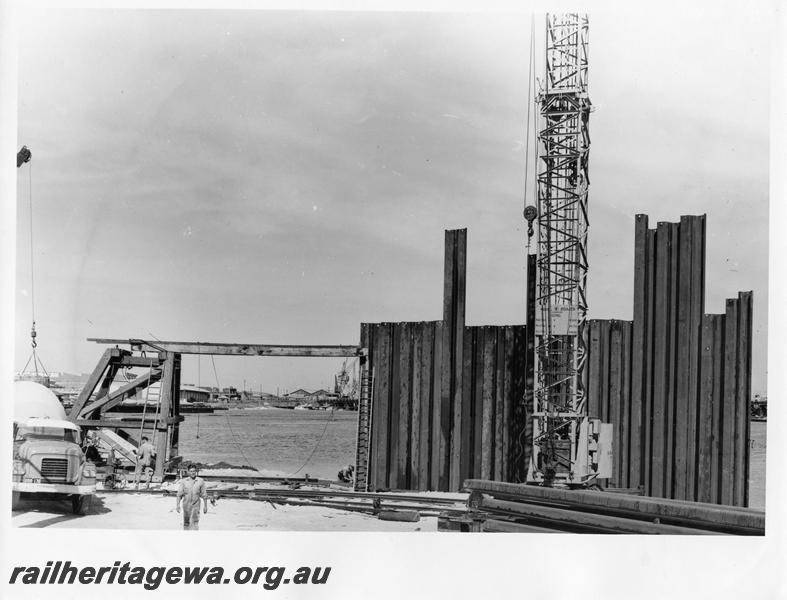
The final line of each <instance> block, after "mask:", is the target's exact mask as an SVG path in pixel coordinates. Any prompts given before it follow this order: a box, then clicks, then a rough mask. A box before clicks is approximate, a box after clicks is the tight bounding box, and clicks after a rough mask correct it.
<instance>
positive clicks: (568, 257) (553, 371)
mask: <svg viewBox="0 0 787 600" xmlns="http://www.w3.org/2000/svg"><path fill="white" fill-rule="evenodd" d="M587 73H588V19H587V16H586V15H581V14H559V15H552V14H548V15H547V19H546V73H545V78H544V80H543V82H542V84H541V90H540V91H539V92H538V104H539V124H538V129H539V130H538V142H537V146H538V151H537V158H536V163H537V165H536V173H537V188H538V198H537V206H536V207H535V210H533V207H528V208H527V209H526V211H525V212H526V214H525V216H526V218H528V220H529V221H530V223H531V225H532V221H533V220H537V225H536V229H537V232H538V237H537V244H536V247H537V258H536V269H537V275H536V277H537V280H536V306H535V313H536V315H535V316H536V318H535V337H536V340H535V354H536V356H535V390H534V395H533V452H532V455H531V462H530V467H529V470H528V481H530V482H535V483H541V484H543V485H559V486H574V485H587V484H589V483H590V482H592V481H593V480H595V479H597V478H603V477H609V476H610V473H609V472H608V470H609V468H610V466H611V460H610V454H611V434H612V426H611V425H609V424H606V423H601V421H600V420H599V419H594V418H589V417H588V414H587V394H586V383H585V380H584V367H585V360H586V355H587V348H586V340H585V320H586V315H587V297H586V293H585V290H586V283H587V273H588V260H587V233H588V185H589V182H590V180H589V178H588V155H589V150H590V136H589V133H588V119H589V116H590V110H591V103H590V99H589V98H588V91H587V80H588V77H587ZM531 230H532V227H531Z"/></svg>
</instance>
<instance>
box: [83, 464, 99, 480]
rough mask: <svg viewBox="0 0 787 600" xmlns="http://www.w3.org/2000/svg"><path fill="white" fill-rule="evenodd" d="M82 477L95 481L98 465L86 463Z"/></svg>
mask: <svg viewBox="0 0 787 600" xmlns="http://www.w3.org/2000/svg"><path fill="white" fill-rule="evenodd" d="M82 477H85V478H87V479H95V478H96V465H94V464H93V463H92V462H86V463H85V464H84V465H82Z"/></svg>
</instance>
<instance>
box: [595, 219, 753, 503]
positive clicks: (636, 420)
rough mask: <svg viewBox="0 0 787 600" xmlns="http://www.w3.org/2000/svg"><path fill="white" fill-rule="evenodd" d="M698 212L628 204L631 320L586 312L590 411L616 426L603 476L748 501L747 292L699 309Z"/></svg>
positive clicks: (674, 492)
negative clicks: (653, 219) (654, 217)
mask: <svg viewBox="0 0 787 600" xmlns="http://www.w3.org/2000/svg"><path fill="white" fill-rule="evenodd" d="M705 235H706V228H705V216H704V215H702V216H683V217H681V219H680V222H679V223H659V224H658V225H657V227H656V229H655V230H652V229H648V218H647V216H646V215H637V217H636V221H635V245H634V258H635V261H634V263H635V264H634V321H633V322H625V321H623V322H621V321H615V320H612V321H599V320H591V321H589V352H588V379H589V381H588V390H589V392H588V408H589V414H590V415H591V416H594V417H600V418H602V419H605V420H610V421H611V422H612V423H613V425H614V426H615V440H614V447H615V463H614V467H613V477H612V478H611V479H610V480H609V481H608V484H609V485H610V486H615V487H637V486H639V485H641V486H643V488H644V491H645V493H646V494H647V495H652V496H659V497H666V498H675V499H680V500H694V501H702V502H713V503H720V504H729V505H735V506H745V505H746V504H747V503H748V446H749V419H748V414H749V402H750V400H749V397H750V394H751V343H752V340H751V334H752V324H751V323H752V309H751V304H752V293H751V292H740V293H739V294H738V297H737V298H735V299H729V300H727V302H726V307H725V308H726V311H725V314H723V315H704V314H703V313H704V310H705V306H704V297H705Z"/></svg>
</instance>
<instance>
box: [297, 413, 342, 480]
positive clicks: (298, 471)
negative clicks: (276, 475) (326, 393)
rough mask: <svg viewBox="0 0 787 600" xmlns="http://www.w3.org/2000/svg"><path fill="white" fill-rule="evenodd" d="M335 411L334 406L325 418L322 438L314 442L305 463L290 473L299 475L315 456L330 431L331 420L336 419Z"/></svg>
mask: <svg viewBox="0 0 787 600" xmlns="http://www.w3.org/2000/svg"><path fill="white" fill-rule="evenodd" d="M333 412H334V408H333V407H332V408H331V416H330V417H329V418H328V419H326V420H325V427H323V428H322V433H321V434H320V439H318V440H317V443H316V444H314V448H312V452H311V454H309V457H308V458H307V459H306V460H305V461H303V464H302V465H301V466H300V467H298V470H297V471H293V472H292V473H290V475H297V474H298V473H300V472H301V469H303V467H305V466H306V465H308V464H309V461H310V460H311V459H312V457H313V456H314V453H315V452H317V448H318V447H319V446H320V442H322V439H323V438H324V437H325V432H326V431H328V424H329V423H330V422H331V421H333V420H334V414H333Z"/></svg>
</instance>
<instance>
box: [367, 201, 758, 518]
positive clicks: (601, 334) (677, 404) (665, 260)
mask: <svg viewBox="0 0 787 600" xmlns="http://www.w3.org/2000/svg"><path fill="white" fill-rule="evenodd" d="M705 232H706V229H705V216H704V215H703V216H684V217H681V219H680V222H679V223H659V224H658V225H657V227H656V228H655V229H649V228H648V218H647V216H646V215H637V216H636V220H635V246H634V253H635V261H634V320H633V321H619V320H589V321H588V323H587V329H586V335H587V341H588V355H587V365H586V372H585V379H586V382H587V393H588V395H587V406H588V413H589V415H590V416H591V417H599V418H602V419H603V420H605V421H607V422H610V423H612V424H613V427H614V442H613V444H614V465H613V476H612V478H611V479H610V480H608V481H607V482H606V483H607V485H609V486H612V487H625V488H634V487H642V488H643V490H644V492H645V494H646V495H652V496H659V497H666V498H674V499H678V500H693V501H701V502H710V503H717V504H729V505H735V506H745V505H746V504H747V503H748V452H749V420H748V414H749V396H750V393H751V346H752V339H751V338H752V293H751V292H741V293H739V294H738V297H737V298H734V299H730V300H727V303H726V307H725V309H726V310H725V313H724V314H719V315H706V314H703V313H704V310H705V306H704V296H705V235H706V233H705ZM465 244H466V233H465V232H464V230H460V231H457V232H446V270H445V285H444V303H443V317H444V318H443V320H441V321H431V322H420V323H379V324H364V325H363V328H362V331H363V332H365V333H364V334H363V337H364V338H365V339H364V340H362V343H363V344H364V345H365V346H366V347H367V348H368V350H369V367H370V368H372V369H373V372H374V389H373V407H372V412H371V414H372V431H371V438H370V440H371V441H370V449H369V454H370V456H369V476H368V481H369V489H398V488H407V489H419V490H441V491H453V490H458V489H459V488H460V486H461V485H462V482H463V481H464V480H466V479H468V478H482V479H494V480H499V481H509V482H516V483H522V482H524V481H525V477H526V472H527V466H528V461H529V460H530V450H531V444H532V435H533V433H532V421H531V419H532V411H533V404H532V402H533V398H532V388H533V364H534V363H533V359H534V356H533V348H534V345H533V335H532V334H533V327H532V323H533V312H532V305H533V302H532V301H533V300H534V293H533V292H534V289H535V286H534V284H535V269H534V263H535V260H534V259H533V258H532V257H529V258H528V299H529V303H528V311H527V316H528V325H530V326H529V327H528V326H524V325H514V326H466V325H465V322H464V295H465V282H464V280H465V274H464V271H465V268H466V267H465V263H466V248H465Z"/></svg>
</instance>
